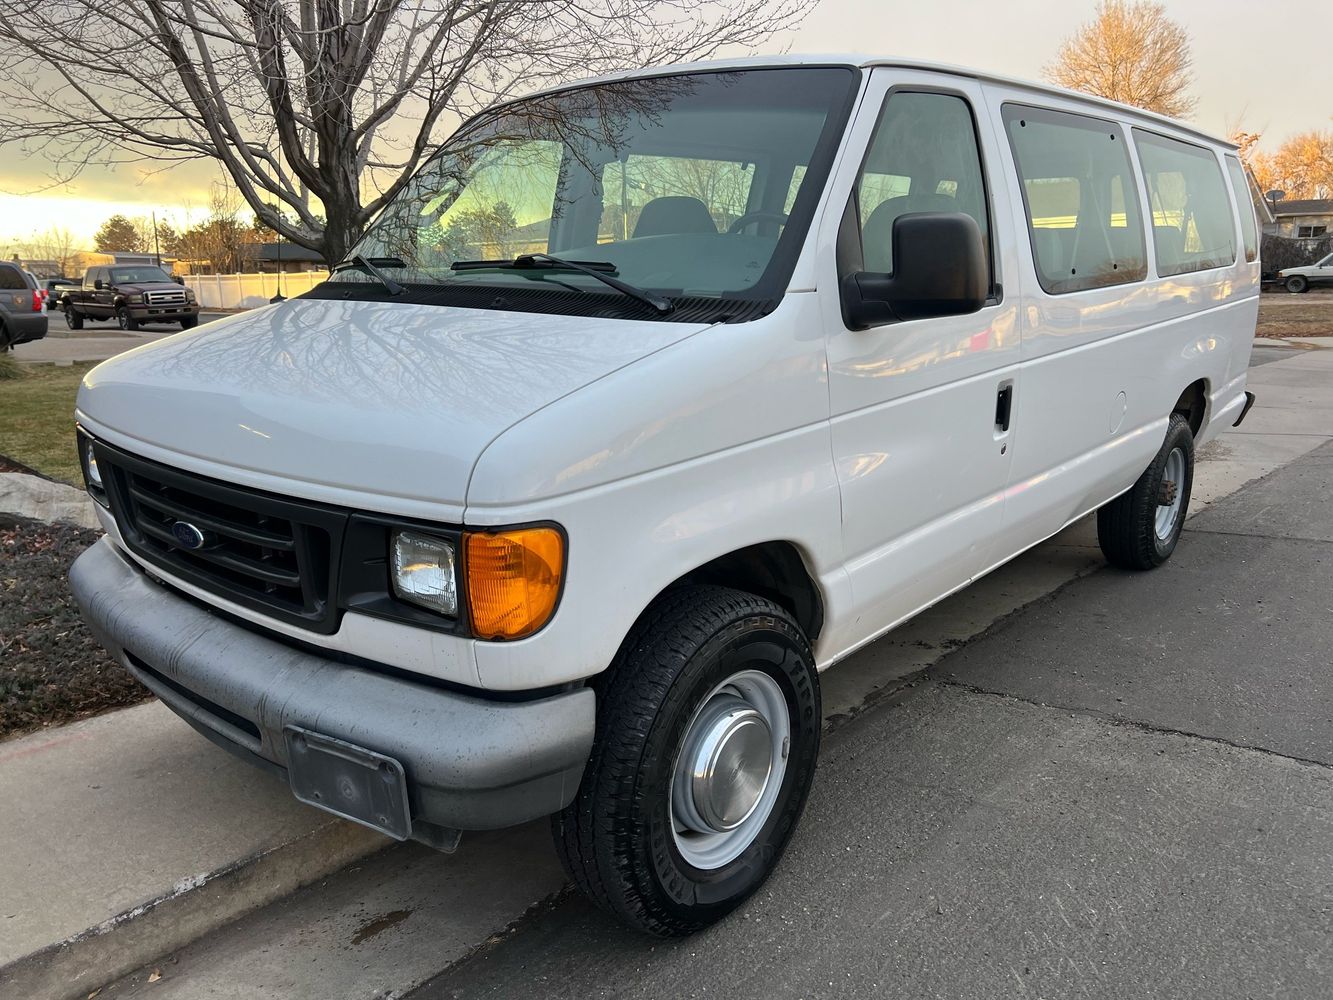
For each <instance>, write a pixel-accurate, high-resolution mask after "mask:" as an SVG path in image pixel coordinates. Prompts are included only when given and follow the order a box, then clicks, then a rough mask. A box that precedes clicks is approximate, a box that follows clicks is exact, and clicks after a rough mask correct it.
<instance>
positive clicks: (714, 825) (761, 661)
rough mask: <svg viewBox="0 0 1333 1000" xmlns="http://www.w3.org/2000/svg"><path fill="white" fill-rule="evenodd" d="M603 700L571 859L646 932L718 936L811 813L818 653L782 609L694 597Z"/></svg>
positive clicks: (565, 852) (645, 626)
mask: <svg viewBox="0 0 1333 1000" xmlns="http://www.w3.org/2000/svg"><path fill="white" fill-rule="evenodd" d="M599 695H600V697H599V705H598V721H597V732H596V736H595V738H594V741H593V749H592V754H591V757H590V758H589V761H588V767H587V770H586V771H585V773H584V776H583V782H582V784H581V785H580V787H579V791H578V793H577V795H576V796H575V798H574V801H573V802H572V803H570V805H569V806H568V807H567V808H566V809H565V810H564V811H563V812H561V813H558V814H557V815H556V816H554V817H552V834H553V836H554V839H555V846H556V851H557V853H558V854H559V856H560V860H561V863H562V864H563V865H564V867H565V871H566V872H568V874H569V876H570V878H571V879H572V880H573V881H574V883H575V885H577V886H578V887H579V888H580V889H581V890H583V892H585V893H586V894H587V895H588V896H589V897H590V898H591V899H592V900H593V901H594V902H595V903H597V904H598V905H599V906H601V907H602V908H603V909H606V910H608V911H610V912H611V913H613V914H615V915H616V916H617V917H619V918H620V919H621V920H623V921H625V922H626V923H628V924H630V925H632V926H634V927H637V928H639V929H641V930H644V931H647V932H649V933H653V934H659V935H663V936H674V935H683V934H689V933H692V932H694V931H697V930H700V929H701V928H704V927H707V926H708V925H709V924H712V923H714V922H716V921H718V920H720V919H722V918H723V917H724V916H726V915H727V914H728V913H730V912H731V911H732V910H734V909H735V908H736V907H737V906H739V905H740V904H741V903H743V902H744V901H745V900H746V899H747V898H748V897H749V896H750V895H751V894H752V893H753V892H754V891H755V890H756V889H758V888H759V886H760V885H762V884H763V882H764V880H765V879H766V878H767V877H768V876H769V874H770V873H771V872H772V871H773V869H774V868H775V867H776V865H777V863H778V860H779V859H780V858H781V856H782V853H783V850H784V849H785V848H786V846H787V842H788V840H789V839H790V838H791V835H792V832H793V831H794V830H795V828H796V823H797V821H798V820H799V819H800V816H801V812H802V810H803V809H804V808H805V800H806V796H807V795H808V793H809V790H810V784H811V782H812V780H813V778H814V770H815V761H816V758H817V757H818V755H819V737H820V725H821V719H822V716H821V711H820V698H819V678H818V675H817V674H816V672H815V667H814V659H813V657H812V655H811V652H810V646H809V643H808V642H807V641H806V637H805V636H804V634H803V633H802V632H801V629H800V627H799V626H798V625H797V624H796V622H795V621H794V620H793V619H792V617H791V615H789V614H788V613H787V612H786V611H785V610H783V609H782V608H780V607H779V606H778V605H776V604H774V603H773V602H772V601H769V600H766V599H764V598H762V597H757V596H755V595H753V594H747V593H743V592H741V591H738V590H732V589H729V588H725V587H715V586H707V587H684V588H681V589H679V590H675V591H673V592H670V593H668V594H667V595H665V596H664V597H663V598H661V599H660V600H659V601H658V603H657V604H656V605H655V606H654V607H653V608H652V609H650V610H649V612H648V613H647V614H646V615H645V616H644V618H643V619H642V620H641V621H640V623H639V624H638V625H637V626H635V630H634V631H633V632H632V633H631V634H630V636H629V638H628V639H627V640H626V641H625V644H624V646H623V647H622V649H621V652H620V653H619V654H618V656H617V658H616V662H615V663H614V664H613V665H612V667H611V670H610V671H609V673H608V675H607V679H606V681H605V682H604V684H603V686H602V689H601V690H600V691H599Z"/></svg>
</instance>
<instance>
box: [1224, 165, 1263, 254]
mask: <svg viewBox="0 0 1333 1000" xmlns="http://www.w3.org/2000/svg"><path fill="white" fill-rule="evenodd" d="M1226 160H1227V173H1228V174H1229V175H1230V176H1231V191H1232V193H1233V194H1234V195H1235V196H1236V208H1237V209H1238V210H1239V211H1240V234H1241V236H1243V237H1244V238H1245V259H1246V260H1254V259H1255V258H1256V257H1258V256H1259V230H1258V227H1257V226H1256V225H1255V223H1254V198H1253V197H1252V196H1251V195H1250V182H1249V179H1248V178H1247V177H1246V176H1245V168H1244V167H1242V166H1241V165H1240V160H1238V159H1236V157H1234V156H1228V157H1227V158H1226Z"/></svg>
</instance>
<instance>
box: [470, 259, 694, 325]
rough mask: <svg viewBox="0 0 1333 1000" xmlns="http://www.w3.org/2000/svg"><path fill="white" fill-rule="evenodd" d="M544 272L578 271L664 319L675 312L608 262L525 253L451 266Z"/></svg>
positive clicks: (672, 305)
mask: <svg viewBox="0 0 1333 1000" xmlns="http://www.w3.org/2000/svg"><path fill="white" fill-rule="evenodd" d="M542 268H559V269H560V270H564V271H578V272H579V273H580V274H586V275H588V276H589V277H592V278H596V279H597V280H598V281H600V282H601V283H602V284H604V285H608V286H610V287H611V288H614V289H615V290H616V291H618V292H620V293H621V294H623V295H628V296H629V297H630V298H632V299H638V300H639V301H640V302H644V303H647V304H648V305H650V306H652V307H653V308H654V309H656V310H657V311H658V312H659V313H661V314H662V315H666V314H667V313H669V312H671V310H673V309H675V308H676V307H675V305H674V304H673V303H672V301H671V300H670V299H668V298H666V297H665V296H662V295H657V294H655V293H653V292H650V291H647V290H646V289H643V288H639V287H637V286H635V285H631V284H630V283H629V282H628V281H621V280H620V279H619V278H617V277H615V272H616V266H615V265H614V264H611V263H608V262H606V261H592V260H565V259H564V258H562V257H554V256H552V255H551V254H549V253H525V254H520V255H519V256H517V257H515V258H514V259H513V260H456V261H454V262H453V263H452V264H450V265H449V269H450V270H451V271H481V270H490V269H500V270H515V271H524V270H541V269H542Z"/></svg>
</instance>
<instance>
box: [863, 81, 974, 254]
mask: <svg viewBox="0 0 1333 1000" xmlns="http://www.w3.org/2000/svg"><path fill="white" fill-rule="evenodd" d="M856 207H857V213H858V214H857V221H858V222H860V224H861V249H862V254H863V256H864V260H865V269H866V270H867V271H873V272H876V273H879V274H890V273H892V271H893V223H894V222H895V221H896V220H897V218H898V217H899V216H901V215H907V214H908V213H912V212H963V213H965V214H967V215H970V216H972V218H974V219H976V220H977V225H978V226H980V227H981V235H982V238H983V239H984V240H985V244H986V246H987V247H989V246H990V220H989V218H988V216H987V211H986V185H985V181H984V180H983V175H982V172H981V153H980V151H979V150H978V147H977V130H976V126H975V125H974V124H973V121H972V109H971V107H970V106H969V105H968V103H967V102H966V101H964V100H963V99H962V98H961V97H955V96H953V95H952V94H930V93H915V92H909V91H899V92H896V93H892V94H890V95H889V98H888V101H887V102H886V103H885V105H884V110H883V112H882V113H881V114H880V118H879V123H878V124H877V125H876V126H875V138H874V140H873V141H872V142H871V144H870V151H869V152H868V153H867V154H866V160H865V165H864V166H863V167H862V168H861V176H860V178H859V179H858V180H857V182H856Z"/></svg>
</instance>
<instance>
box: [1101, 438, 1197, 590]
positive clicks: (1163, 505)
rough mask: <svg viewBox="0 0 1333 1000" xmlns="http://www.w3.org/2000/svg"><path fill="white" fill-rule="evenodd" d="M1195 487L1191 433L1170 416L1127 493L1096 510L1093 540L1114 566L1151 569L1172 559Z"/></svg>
mask: <svg viewBox="0 0 1333 1000" xmlns="http://www.w3.org/2000/svg"><path fill="white" fill-rule="evenodd" d="M1193 485H1194V434H1193V432H1192V431H1191V430H1190V425H1189V421H1188V420H1186V419H1185V417H1184V416H1183V415H1182V414H1179V413H1173V414H1171V422H1170V423H1169V424H1168V425H1167V431H1166V440H1165V441H1163V442H1162V447H1161V449H1160V450H1159V451H1158V452H1157V457H1156V458H1154V459H1153V461H1152V464H1151V465H1149V466H1148V468H1147V469H1145V470H1144V472H1143V475H1141V476H1139V479H1138V482H1136V483H1135V484H1134V485H1133V487H1132V488H1131V489H1130V490H1129V491H1128V492H1127V493H1122V494H1121V495H1120V496H1118V497H1116V498H1115V499H1114V500H1112V501H1110V502H1109V503H1107V504H1105V505H1104V506H1103V507H1102V508H1101V509H1100V510H1098V511H1097V542H1098V544H1100V545H1101V549H1102V554H1103V555H1104V556H1106V561H1107V562H1109V563H1110V564H1111V565H1112V566H1119V567H1120V568H1121V569H1152V568H1153V567H1155V566H1160V565H1161V564H1162V563H1164V562H1166V561H1167V560H1168V559H1169V558H1171V553H1172V552H1174V551H1175V549H1176V543H1177V542H1178V541H1180V532H1181V531H1182V530H1183V529H1184V527H1185V514H1186V512H1187V511H1188V510H1189V505H1190V490H1191V488H1192V487H1193Z"/></svg>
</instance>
